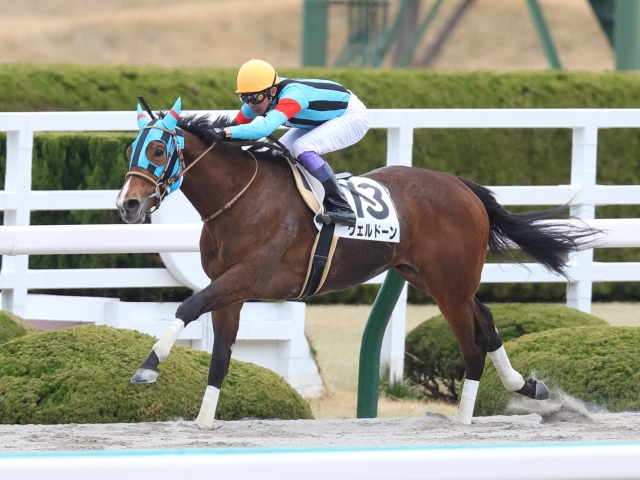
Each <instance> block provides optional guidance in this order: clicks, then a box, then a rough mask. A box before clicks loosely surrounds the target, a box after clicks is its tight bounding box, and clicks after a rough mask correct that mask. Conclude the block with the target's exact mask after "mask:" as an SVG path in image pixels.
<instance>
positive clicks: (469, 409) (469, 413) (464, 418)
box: [453, 378, 480, 425]
mask: <svg viewBox="0 0 640 480" xmlns="http://www.w3.org/2000/svg"><path fill="white" fill-rule="evenodd" d="M479 385H480V382H479V381H478V380H469V379H466V378H465V379H464V386H463V387H462V395H461V396H460V406H459V407H458V414H457V415H456V416H455V417H453V418H454V420H457V421H459V422H460V423H464V424H465V425H471V417H473V407H475V405H476V397H477V396H478V386H479Z"/></svg>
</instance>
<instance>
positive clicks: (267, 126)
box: [229, 109, 287, 140]
mask: <svg viewBox="0 0 640 480" xmlns="http://www.w3.org/2000/svg"><path fill="white" fill-rule="evenodd" d="M286 121H287V116H286V115H285V114H284V113H282V112H281V111H279V110H277V109H276V110H271V111H270V112H269V113H267V114H266V115H265V116H264V117H256V119H255V120H253V121H252V122H251V123H249V124H246V125H237V126H235V127H229V130H230V131H231V138H239V139H244V140H248V139H252V138H262V137H266V136H267V135H270V134H272V133H273V132H274V131H275V129H276V128H278V127H279V126H281V125H284V122H286Z"/></svg>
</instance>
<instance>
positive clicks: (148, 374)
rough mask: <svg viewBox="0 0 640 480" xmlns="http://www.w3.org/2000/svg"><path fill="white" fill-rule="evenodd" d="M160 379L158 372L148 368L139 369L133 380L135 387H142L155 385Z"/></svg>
mask: <svg viewBox="0 0 640 480" xmlns="http://www.w3.org/2000/svg"><path fill="white" fill-rule="evenodd" d="M157 379H158V372H156V371H155V370H151V369H148V368H139V369H138V370H137V371H136V373H135V374H134V375H133V377H132V378H131V383H133V384H134V385H142V384H145V383H153V382H155V381H156V380H157Z"/></svg>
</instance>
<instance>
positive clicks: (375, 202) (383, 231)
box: [315, 177, 400, 243]
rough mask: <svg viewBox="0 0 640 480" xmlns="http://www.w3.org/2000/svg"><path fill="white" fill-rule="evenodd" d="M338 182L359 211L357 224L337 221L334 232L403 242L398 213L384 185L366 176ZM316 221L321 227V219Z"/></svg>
mask: <svg viewBox="0 0 640 480" xmlns="http://www.w3.org/2000/svg"><path fill="white" fill-rule="evenodd" d="M338 184H339V185H340V187H341V188H342V191H343V193H344V195H345V197H346V198H347V200H348V201H349V205H350V206H351V209H352V210H353V211H354V212H355V214H356V226H355V227H348V226H346V225H340V224H338V225H336V229H335V231H334V235H336V236H337V237H341V238H353V239H357V240H373V241H377V242H391V243H398V242H400V225H399V221H398V213H397V212H396V206H395V205H394V204H393V200H391V195H389V191H388V190H387V188H386V187H385V186H383V185H381V184H380V183H378V182H376V181H375V180H372V179H370V178H364V177H350V178H347V179H341V180H338ZM315 223H316V227H318V229H320V228H322V225H323V224H322V223H318V222H315Z"/></svg>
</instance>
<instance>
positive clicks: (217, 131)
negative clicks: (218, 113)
mask: <svg viewBox="0 0 640 480" xmlns="http://www.w3.org/2000/svg"><path fill="white" fill-rule="evenodd" d="M226 137H227V134H226V133H225V131H224V128H209V129H207V130H205V131H204V139H205V140H206V141H207V142H209V143H215V142H219V141H220V140H222V139H223V138H226Z"/></svg>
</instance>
